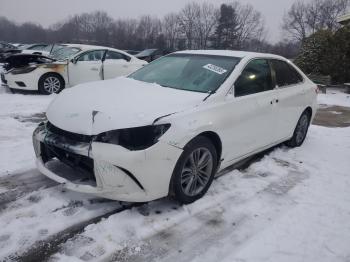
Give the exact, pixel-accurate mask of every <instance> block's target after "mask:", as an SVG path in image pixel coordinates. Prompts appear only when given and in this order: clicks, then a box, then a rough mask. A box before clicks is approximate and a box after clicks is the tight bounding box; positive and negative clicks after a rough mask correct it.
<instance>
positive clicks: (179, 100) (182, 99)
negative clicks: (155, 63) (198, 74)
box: [47, 77, 207, 135]
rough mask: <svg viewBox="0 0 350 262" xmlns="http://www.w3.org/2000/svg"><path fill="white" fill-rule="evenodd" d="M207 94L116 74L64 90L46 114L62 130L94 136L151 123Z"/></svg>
mask: <svg viewBox="0 0 350 262" xmlns="http://www.w3.org/2000/svg"><path fill="white" fill-rule="evenodd" d="M206 96H207V94H204V93H197V92H190V91H183V90H177V89H172V88H166V87H162V86H159V85H157V84H150V83H146V82H141V81H137V80H134V79H130V78H125V77H119V78H116V79H112V80H106V81H98V82H91V83H87V84H82V85H78V86H75V87H72V88H69V89H66V90H64V91H63V92H62V93H61V94H60V95H58V96H57V97H56V99H55V100H54V101H53V102H52V103H51V105H50V106H49V108H48V110H47V117H48V120H49V121H50V122H51V123H52V124H53V125H55V126H57V127H58V128H61V129H63V130H66V131H69V132H74V133H79V134H84V135H96V134H99V133H102V132H106V131H110V130H115V129H122V128H130V127H137V126H146V125H151V124H152V123H153V122H154V121H155V120H156V119H157V118H159V117H162V116H165V115H169V114H173V113H177V112H181V111H184V110H186V109H189V108H193V107H195V106H197V105H198V104H199V103H201V102H202V101H203V99H204V98H205V97H206Z"/></svg>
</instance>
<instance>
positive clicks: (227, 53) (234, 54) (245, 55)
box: [173, 50, 286, 60]
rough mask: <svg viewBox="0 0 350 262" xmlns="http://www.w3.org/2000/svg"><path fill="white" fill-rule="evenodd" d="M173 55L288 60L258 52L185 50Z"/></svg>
mask: <svg viewBox="0 0 350 262" xmlns="http://www.w3.org/2000/svg"><path fill="white" fill-rule="evenodd" d="M173 54H194V55H217V56H230V57H239V58H256V57H262V58H265V57H266V58H276V59H283V60H286V59H285V58H284V57H282V56H278V55H273V54H267V53H256V52H245V51H234V50H184V51H178V52H175V53H173Z"/></svg>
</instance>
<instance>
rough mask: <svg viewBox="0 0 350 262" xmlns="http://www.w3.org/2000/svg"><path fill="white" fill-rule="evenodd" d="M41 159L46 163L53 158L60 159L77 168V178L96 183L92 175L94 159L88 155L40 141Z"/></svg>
mask: <svg viewBox="0 0 350 262" xmlns="http://www.w3.org/2000/svg"><path fill="white" fill-rule="evenodd" d="M41 152H42V158H43V161H44V162H45V163H46V162H48V161H50V160H51V159H53V158H56V159H58V160H60V161H61V162H62V163H64V164H65V165H67V166H69V167H71V168H73V169H74V170H77V171H78V173H76V176H77V178H79V179H88V180H92V181H94V182H95V183H96V177H95V175H94V161H93V159H91V158H90V157H86V156H82V155H78V154H74V153H72V152H68V151H66V150H63V149H61V148H59V147H56V146H52V145H47V144H44V143H41Z"/></svg>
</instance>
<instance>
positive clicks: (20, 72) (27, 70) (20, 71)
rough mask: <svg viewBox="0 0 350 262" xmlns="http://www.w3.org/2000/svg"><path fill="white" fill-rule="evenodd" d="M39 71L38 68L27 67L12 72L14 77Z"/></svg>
mask: <svg viewBox="0 0 350 262" xmlns="http://www.w3.org/2000/svg"><path fill="white" fill-rule="evenodd" d="M35 69H37V66H27V67H21V68H15V69H13V70H12V71H11V73H12V74H13V75H19V74H27V73H30V72H32V71H34V70H35Z"/></svg>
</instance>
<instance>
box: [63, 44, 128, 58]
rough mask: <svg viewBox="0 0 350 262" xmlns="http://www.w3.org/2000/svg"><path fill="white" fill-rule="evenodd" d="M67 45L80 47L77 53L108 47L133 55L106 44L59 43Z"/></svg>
mask: <svg viewBox="0 0 350 262" xmlns="http://www.w3.org/2000/svg"><path fill="white" fill-rule="evenodd" d="M61 45H64V46H67V47H77V48H79V49H80V51H79V53H81V52H84V51H89V50H95V49H108V50H112V51H116V52H119V53H122V54H125V55H128V56H133V55H131V54H128V53H127V52H125V51H123V50H120V49H116V48H112V47H107V46H98V45H84V44H68V43H64V44H61Z"/></svg>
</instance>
